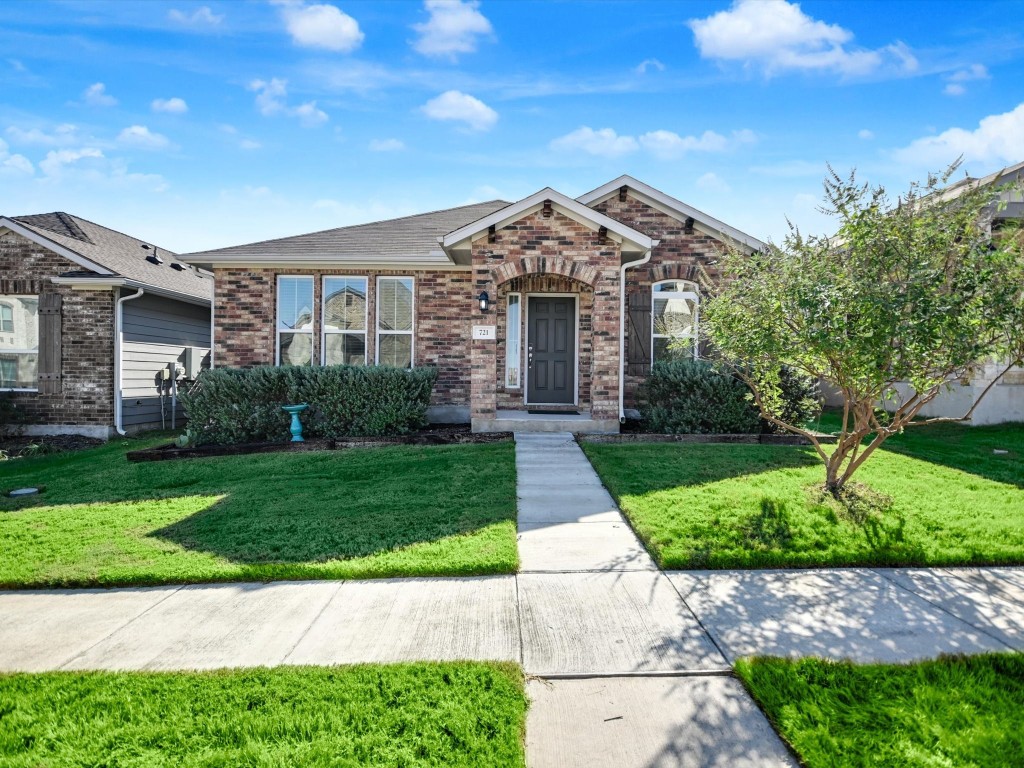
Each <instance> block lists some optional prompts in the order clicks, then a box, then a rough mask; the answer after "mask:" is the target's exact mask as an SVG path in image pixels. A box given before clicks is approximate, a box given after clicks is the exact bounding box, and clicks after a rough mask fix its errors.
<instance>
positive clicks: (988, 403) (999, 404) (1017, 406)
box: [825, 162, 1024, 426]
mask: <svg viewBox="0 0 1024 768" xmlns="http://www.w3.org/2000/svg"><path fill="white" fill-rule="evenodd" d="M1021 180H1024V162H1020V163H1016V164H1015V165H1011V166H1008V167H1006V168H1003V169H1002V170H1000V171H996V172H995V173H992V174H989V175H988V176H985V177H984V178H981V179H974V178H970V177H968V178H964V179H961V180H960V181H958V182H956V183H955V184H951V185H950V186H948V187H946V188H945V189H944V190H942V192H940V193H938V199H939V200H955V199H956V198H957V197H959V196H960V195H961V194H962V193H963V192H964V190H966V189H968V188H969V187H976V186H995V187H1004V186H1006V185H1009V184H1012V183H1014V182H1017V181H1021ZM999 199H1000V201H1001V203H1002V205H1000V206H999V207H997V208H996V209H994V210H993V211H992V232H993V234H996V233H998V231H999V230H1001V229H1003V228H1004V227H1005V226H1006V225H1007V224H1008V223H1009V222H1013V221H1018V222H1021V221H1024V197H1022V195H1021V193H1020V192H1019V191H1011V190H1009V189H1004V190H1003V191H1002V192H1001V194H1000V195H999ZM1022 332H1024V331H1022ZM1007 362H1008V361H1007V360H1003V361H998V360H984V361H981V362H980V363H979V365H978V368H977V370H976V371H975V373H974V375H973V376H971V377H970V378H969V379H965V380H961V381H955V382H950V384H949V387H948V389H946V390H945V391H943V392H942V393H940V394H939V395H938V397H936V398H935V399H934V400H932V401H931V402H930V403H928V405H926V406H925V407H924V408H923V409H922V410H921V416H923V417H929V418H960V417H962V416H964V415H965V414H966V413H967V412H968V411H969V410H970V408H971V406H972V405H973V404H974V403H975V402H977V400H978V398H979V397H981V395H982V393H983V392H984V391H985V388H986V387H988V386H989V385H990V384H992V381H993V380H994V379H995V378H996V377H997V376H999V374H1001V373H1002V372H1003V371H1004V370H1005V369H1006V365H1007ZM896 389H897V392H898V397H899V400H898V401H897V403H898V402H903V401H905V399H906V398H907V396H908V395H910V394H911V393H912V392H913V390H912V388H911V387H910V385H909V384H900V385H897V387H896ZM825 402H826V404H827V405H833V406H835V405H841V404H842V397H841V395H839V393H838V392H836V391H835V390H830V389H829V388H825ZM883 405H886V404H885V403H883ZM895 405H896V403H890V404H888V407H889V408H890V409H892V408H894V407H895ZM1010 421H1024V368H1022V367H1019V366H1018V367H1014V368H1011V369H1010V370H1009V371H1007V372H1006V373H1005V374H1003V377H1002V378H1001V379H999V380H998V381H997V382H996V383H995V384H994V385H993V386H992V388H991V389H990V390H989V391H988V394H986V395H985V397H984V398H983V399H982V401H981V403H980V404H979V405H978V407H977V409H975V411H974V413H973V414H972V415H971V419H970V421H968V422H967V423H968V424H970V425H972V426H982V425H985V424H1000V423H1004V422H1010Z"/></svg>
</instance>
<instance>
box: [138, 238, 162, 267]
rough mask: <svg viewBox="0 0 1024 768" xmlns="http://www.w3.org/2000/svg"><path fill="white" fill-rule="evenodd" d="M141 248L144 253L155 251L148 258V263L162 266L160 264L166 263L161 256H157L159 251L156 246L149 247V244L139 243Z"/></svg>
mask: <svg viewBox="0 0 1024 768" xmlns="http://www.w3.org/2000/svg"><path fill="white" fill-rule="evenodd" d="M139 247H140V248H142V250H144V251H149V250H152V251H153V252H152V253H151V254H149V256H147V257H146V261H148V262H149V263H150V264H157V265H160V264H163V263H164V260H163V259H161V258H160V256H159V255H158V254H157V250H156V246H155V245H149V244H147V243H139Z"/></svg>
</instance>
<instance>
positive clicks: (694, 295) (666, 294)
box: [651, 280, 700, 365]
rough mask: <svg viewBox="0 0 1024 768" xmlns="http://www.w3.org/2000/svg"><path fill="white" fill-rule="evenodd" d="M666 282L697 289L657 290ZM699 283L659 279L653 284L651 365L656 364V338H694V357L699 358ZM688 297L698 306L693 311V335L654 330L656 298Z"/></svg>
mask: <svg viewBox="0 0 1024 768" xmlns="http://www.w3.org/2000/svg"><path fill="white" fill-rule="evenodd" d="M665 283H682V284H683V285H692V286H693V287H694V289H695V290H693V291H658V290H656V289H657V287H658V286H659V285H664V284H665ZM696 288H697V285H696V283H693V282H691V281H689V280H659V281H658V282H656V283H654V284H653V285H651V365H654V340H655V339H675V338H678V339H683V338H686V339H690V338H692V339H693V359H694V360H697V359H698V358H699V357H700V355H699V350H698V341H699V340H700V294H699V293H698V292H697V291H696ZM655 297H657V298H662V299H687V300H692V301H693V302H694V304H695V306H696V309H695V310H694V313H693V335H692V336H673V335H671V334H668V333H655V332H654V318H655V314H654V299H655Z"/></svg>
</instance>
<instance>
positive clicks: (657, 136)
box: [639, 131, 729, 160]
mask: <svg viewBox="0 0 1024 768" xmlns="http://www.w3.org/2000/svg"><path fill="white" fill-rule="evenodd" d="M639 141H640V146H642V147H643V148H644V149H646V150H647V151H648V152H650V153H651V154H653V155H654V156H656V157H660V158H661V159H663V160H668V159H671V158H675V157H680V156H681V155H684V154H686V153H687V152H722V151H724V150H725V149H726V148H727V147H728V146H729V141H728V139H726V138H725V136H723V135H722V134H720V133H715V132H714V131H704V133H702V134H701V135H700V136H699V137H698V136H680V135H679V134H678V133H673V132H672V131H651V132H650V133H645V134H644V135H642V136H641V137H640V139H639Z"/></svg>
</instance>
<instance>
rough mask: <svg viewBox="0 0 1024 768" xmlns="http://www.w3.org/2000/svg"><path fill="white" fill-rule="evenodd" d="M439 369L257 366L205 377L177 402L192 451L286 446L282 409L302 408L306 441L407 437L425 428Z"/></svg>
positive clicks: (287, 419)
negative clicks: (252, 445) (213, 446)
mask: <svg viewBox="0 0 1024 768" xmlns="http://www.w3.org/2000/svg"><path fill="white" fill-rule="evenodd" d="M436 379H437V369H436V368H413V369H411V370H406V369H402V368H390V367H388V366H361V365H329V366H298V365H285V366H261V367H258V368H244V369H238V368H214V369H213V370H209V371H203V373H202V374H201V375H200V377H199V380H198V381H197V382H196V383H195V385H194V386H193V387H192V389H191V390H190V391H189V392H187V393H185V394H183V395H182V398H181V400H182V403H183V405H184V407H185V412H186V414H187V415H188V418H189V424H188V434H189V436H190V438H191V442H193V443H195V444H196V445H207V444H219V445H227V444H232V443H251V442H264V441H270V442H274V441H283V440H287V439H290V433H289V431H288V426H289V424H290V423H291V416H289V415H288V414H287V413H285V412H284V411H282V410H281V406H282V405H292V404H299V403H306V404H308V405H309V409H308V410H305V411H303V412H302V414H301V415H300V417H299V418H300V419H302V424H303V435H305V436H308V437H323V438H328V439H337V438H343V437H351V436H365V437H376V436H379V435H401V434H405V433H408V432H412V431H414V430H416V429H419V428H420V427H423V426H425V425H426V423H427V406H428V405H429V404H430V393H431V391H432V390H433V388H434V381H435V380H436Z"/></svg>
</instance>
